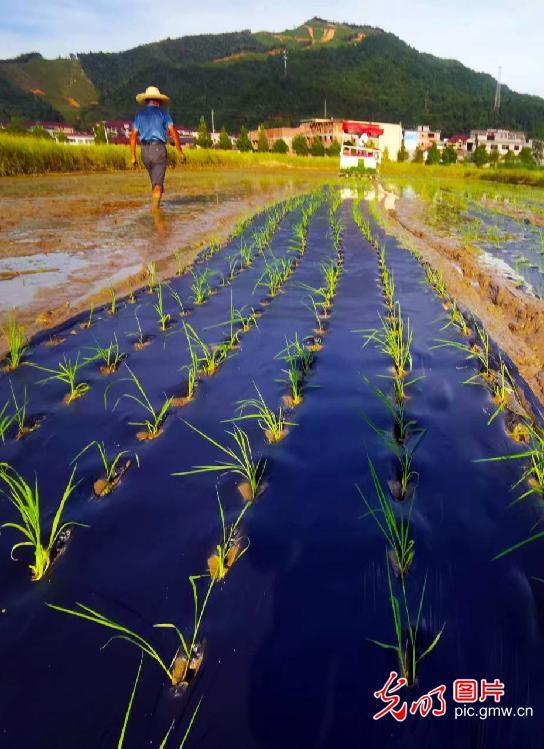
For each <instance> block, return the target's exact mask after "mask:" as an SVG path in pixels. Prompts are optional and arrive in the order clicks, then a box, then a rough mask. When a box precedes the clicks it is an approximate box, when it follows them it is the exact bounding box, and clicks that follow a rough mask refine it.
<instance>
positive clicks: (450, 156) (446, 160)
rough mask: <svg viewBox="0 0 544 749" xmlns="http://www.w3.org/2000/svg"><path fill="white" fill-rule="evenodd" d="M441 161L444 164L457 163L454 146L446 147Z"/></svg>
mask: <svg viewBox="0 0 544 749" xmlns="http://www.w3.org/2000/svg"><path fill="white" fill-rule="evenodd" d="M441 161H442V163H443V164H456V163H457V153H456V151H455V148H454V147H453V146H446V148H445V149H444V150H443V151H442V156H441Z"/></svg>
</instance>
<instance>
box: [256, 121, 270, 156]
mask: <svg viewBox="0 0 544 749" xmlns="http://www.w3.org/2000/svg"><path fill="white" fill-rule="evenodd" d="M257 151H258V152H259V153H268V152H269V151H270V143H269V142H268V137H267V135H266V128H265V126H264V124H263V123H261V124H260V125H259V140H258V141H257Z"/></svg>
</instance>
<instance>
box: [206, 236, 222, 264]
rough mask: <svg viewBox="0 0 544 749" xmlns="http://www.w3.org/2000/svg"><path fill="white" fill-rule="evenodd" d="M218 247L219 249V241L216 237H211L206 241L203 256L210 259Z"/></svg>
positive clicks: (217, 250)
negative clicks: (206, 244) (206, 246)
mask: <svg viewBox="0 0 544 749" xmlns="http://www.w3.org/2000/svg"><path fill="white" fill-rule="evenodd" d="M220 249H221V241H220V240H219V239H218V238H217V237H213V238H212V239H210V241H209V242H208V249H207V251H206V254H205V256H204V257H205V258H206V260H211V259H212V257H214V256H215V255H217V253H218V252H219V250H220Z"/></svg>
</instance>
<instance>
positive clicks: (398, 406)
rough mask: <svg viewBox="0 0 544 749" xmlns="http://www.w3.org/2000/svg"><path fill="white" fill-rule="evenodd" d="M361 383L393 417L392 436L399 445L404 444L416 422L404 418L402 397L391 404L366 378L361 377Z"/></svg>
mask: <svg viewBox="0 0 544 749" xmlns="http://www.w3.org/2000/svg"><path fill="white" fill-rule="evenodd" d="M363 381H364V382H365V383H366V384H367V385H368V387H369V388H370V389H371V390H372V392H373V393H374V395H375V396H376V397H377V398H378V399H379V400H380V401H381V402H382V403H383V405H384V406H385V407H386V409H387V410H388V412H389V414H390V415H391V416H392V417H393V436H394V438H395V440H396V441H397V442H399V443H400V444H401V445H402V444H404V443H405V442H406V440H407V439H408V436H409V435H410V434H411V433H414V432H416V431H417V429H416V423H417V422H416V421H414V420H413V419H407V418H406V411H405V408H404V397H402V398H401V399H400V400H399V399H398V398H396V400H395V402H392V401H391V399H390V398H388V396H387V395H386V394H385V393H384V392H383V391H382V390H380V388H377V387H374V386H373V385H372V383H371V382H370V380H369V379H368V377H363ZM401 382H402V383H403V382H404V380H401Z"/></svg>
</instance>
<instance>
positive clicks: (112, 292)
mask: <svg viewBox="0 0 544 749" xmlns="http://www.w3.org/2000/svg"><path fill="white" fill-rule="evenodd" d="M109 294H110V308H109V314H110V315H115V314H116V313H117V293H116V291H115V289H114V288H113V286H112V287H111V288H110V290H109Z"/></svg>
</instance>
